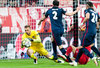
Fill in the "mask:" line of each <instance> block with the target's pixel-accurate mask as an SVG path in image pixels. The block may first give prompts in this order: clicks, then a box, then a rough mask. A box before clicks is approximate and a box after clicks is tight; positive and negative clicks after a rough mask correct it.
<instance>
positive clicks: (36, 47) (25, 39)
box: [21, 25, 63, 64]
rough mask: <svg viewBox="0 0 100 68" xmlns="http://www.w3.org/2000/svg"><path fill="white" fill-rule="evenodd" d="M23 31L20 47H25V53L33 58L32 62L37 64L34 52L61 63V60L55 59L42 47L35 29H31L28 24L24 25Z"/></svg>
mask: <svg viewBox="0 0 100 68" xmlns="http://www.w3.org/2000/svg"><path fill="white" fill-rule="evenodd" d="M24 29H25V33H24V34H23V35H22V42H21V43H22V44H21V48H23V47H27V48H28V49H27V54H28V56H29V57H30V58H32V59H34V64H37V57H36V56H34V54H35V53H36V52H38V53H39V54H40V55H44V56H45V57H47V58H48V59H51V60H54V61H55V62H56V63H62V62H63V61H61V60H55V59H54V56H52V55H50V54H49V53H48V51H47V50H46V49H45V48H44V47H43V44H42V43H41V39H40V36H39V34H38V32H37V31H35V30H31V28H30V26H29V25H26V26H25V27H24Z"/></svg>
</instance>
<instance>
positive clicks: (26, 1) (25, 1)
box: [0, 0, 88, 7]
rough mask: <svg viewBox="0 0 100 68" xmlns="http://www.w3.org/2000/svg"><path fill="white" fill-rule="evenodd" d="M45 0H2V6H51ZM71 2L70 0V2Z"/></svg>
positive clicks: (0, 3)
mask: <svg viewBox="0 0 100 68" xmlns="http://www.w3.org/2000/svg"><path fill="white" fill-rule="evenodd" d="M44 1H46V0H0V7H37V6H44V7H48V6H51V5H47V4H46V5H45V4H44ZM51 1H52V0H51ZM62 1H63V0H62ZM86 1H88V0H80V4H85V2H86ZM69 2H70V1H69V0H68V3H69ZM47 3H48V1H47ZM62 3H63V2H62ZM68 3H67V4H68Z"/></svg>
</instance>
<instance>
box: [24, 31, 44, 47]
mask: <svg viewBox="0 0 100 68" xmlns="http://www.w3.org/2000/svg"><path fill="white" fill-rule="evenodd" d="M25 38H31V39H33V40H34V41H31V47H36V48H37V47H38V48H41V47H43V44H42V43H41V39H40V36H39V34H38V32H37V31H35V30H31V35H27V34H26V33H24V34H23V35H22V41H23V40H24V39H25Z"/></svg>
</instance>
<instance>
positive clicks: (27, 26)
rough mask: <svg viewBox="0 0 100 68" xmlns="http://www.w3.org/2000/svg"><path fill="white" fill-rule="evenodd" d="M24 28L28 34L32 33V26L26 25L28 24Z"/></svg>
mask: <svg viewBox="0 0 100 68" xmlns="http://www.w3.org/2000/svg"><path fill="white" fill-rule="evenodd" d="M24 29H25V32H26V34H28V35H30V34H31V28H30V25H26V26H25V27H24Z"/></svg>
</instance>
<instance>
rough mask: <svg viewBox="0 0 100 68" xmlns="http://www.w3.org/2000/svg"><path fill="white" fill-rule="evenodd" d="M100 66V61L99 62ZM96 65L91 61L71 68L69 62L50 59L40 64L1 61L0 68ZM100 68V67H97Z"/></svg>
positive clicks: (23, 61) (66, 67)
mask: <svg viewBox="0 0 100 68" xmlns="http://www.w3.org/2000/svg"><path fill="white" fill-rule="evenodd" d="M99 64H100V61H99ZM95 67H96V65H95V64H94V62H93V61H92V60H91V61H90V62H88V64H87V65H78V66H77V67H73V66H70V65H69V64H68V63H67V62H65V63H55V62H54V61H52V60H48V59H38V64H33V60H32V59H13V60H0V68H95ZM96 68H100V66H98V67H96Z"/></svg>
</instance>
